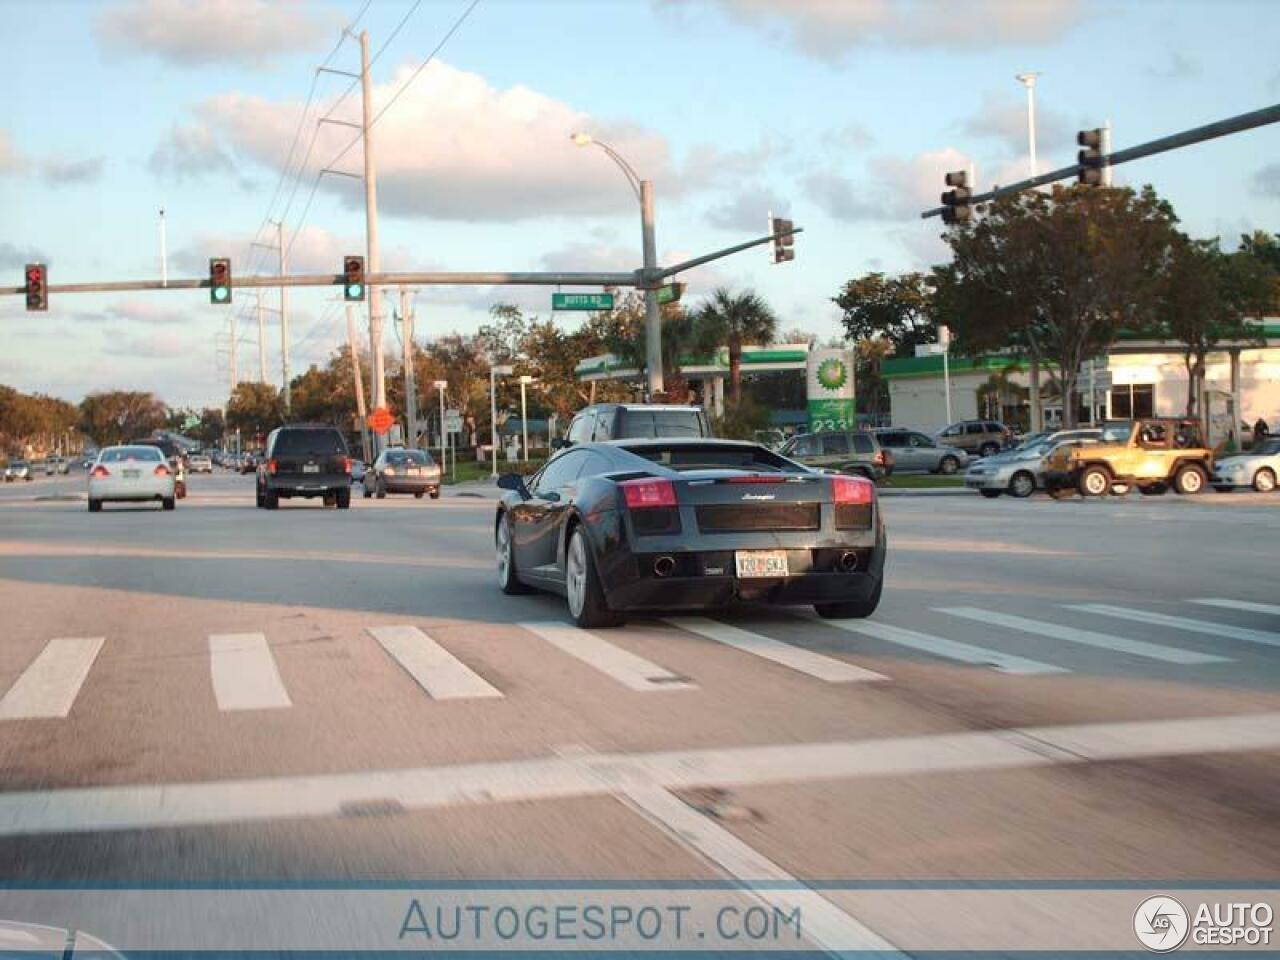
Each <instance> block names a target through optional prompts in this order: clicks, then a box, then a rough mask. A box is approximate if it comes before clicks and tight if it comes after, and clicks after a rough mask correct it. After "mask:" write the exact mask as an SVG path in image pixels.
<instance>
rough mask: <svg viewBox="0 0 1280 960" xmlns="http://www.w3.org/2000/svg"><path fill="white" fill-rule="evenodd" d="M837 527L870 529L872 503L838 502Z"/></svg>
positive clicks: (841, 528) (842, 528)
mask: <svg viewBox="0 0 1280 960" xmlns="http://www.w3.org/2000/svg"><path fill="white" fill-rule="evenodd" d="M836 527H837V528H838V529H840V530H870V529H871V505H870V504H866V503H838V504H836Z"/></svg>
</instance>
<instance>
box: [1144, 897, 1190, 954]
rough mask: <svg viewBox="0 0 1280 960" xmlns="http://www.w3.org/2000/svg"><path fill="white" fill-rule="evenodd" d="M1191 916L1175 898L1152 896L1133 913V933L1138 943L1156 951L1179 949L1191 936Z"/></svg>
mask: <svg viewBox="0 0 1280 960" xmlns="http://www.w3.org/2000/svg"><path fill="white" fill-rule="evenodd" d="M1190 928H1191V917H1190V916H1189V915H1188V914H1187V908H1186V907H1184V906H1183V905H1182V904H1181V903H1179V902H1178V901H1177V900H1175V899H1173V897H1166V896H1156V897H1148V898H1147V899H1146V900H1143V901H1142V903H1140V904H1139V905H1138V909H1137V911H1136V912H1135V913H1134V915H1133V932H1134V933H1135V934H1137V936H1138V942H1139V943H1141V944H1142V945H1143V946H1144V947H1146V948H1147V949H1148V950H1151V951H1153V952H1154V953H1168V952H1169V951H1170V950H1177V949H1178V948H1179V947H1180V946H1182V944H1183V942H1184V941H1185V940H1186V939H1187V931H1188V930H1189V929H1190Z"/></svg>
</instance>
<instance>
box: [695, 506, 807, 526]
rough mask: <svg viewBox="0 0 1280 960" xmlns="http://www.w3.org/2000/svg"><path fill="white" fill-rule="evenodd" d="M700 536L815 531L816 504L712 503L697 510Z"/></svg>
mask: <svg viewBox="0 0 1280 960" xmlns="http://www.w3.org/2000/svg"><path fill="white" fill-rule="evenodd" d="M697 516H698V529H699V530H701V531H702V532H703V533H746V532H750V531H754V530H817V529H818V527H819V526H820V525H821V514H820V513H819V507H818V504H816V503H765V504H760V503H716V504H706V505H704V506H701V507H698V508H697Z"/></svg>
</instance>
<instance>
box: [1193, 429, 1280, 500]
mask: <svg viewBox="0 0 1280 960" xmlns="http://www.w3.org/2000/svg"><path fill="white" fill-rule="evenodd" d="M1277 477H1280V437H1270V438H1268V439H1266V440H1263V441H1262V442H1261V443H1258V444H1254V446H1253V449H1251V450H1249V451H1248V452H1247V453H1235V454H1232V455H1231V456H1228V457H1223V458H1222V459H1221V460H1219V461H1218V462H1217V463H1216V464H1214V467H1213V475H1212V476H1211V477H1210V483H1212V484H1213V488H1214V489H1215V490H1221V491H1224V492H1225V491H1228V490H1236V489H1239V488H1240V487H1252V488H1253V489H1254V490H1257V491H1258V492H1259V493H1270V492H1271V491H1272V490H1275V489H1276V478H1277Z"/></svg>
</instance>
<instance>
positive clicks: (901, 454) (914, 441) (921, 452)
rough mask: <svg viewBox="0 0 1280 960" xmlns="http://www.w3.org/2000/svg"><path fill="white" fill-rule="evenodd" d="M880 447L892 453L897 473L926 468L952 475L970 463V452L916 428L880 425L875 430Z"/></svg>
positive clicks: (932, 471)
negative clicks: (908, 428)
mask: <svg viewBox="0 0 1280 960" xmlns="http://www.w3.org/2000/svg"><path fill="white" fill-rule="evenodd" d="M875 436H876V439H877V440H878V441H880V446H881V447H883V448H884V449H885V450H887V451H889V453H890V454H892V456H893V469H894V470H895V471H898V472H903V473H905V472H907V471H916V470H927V471H929V473H945V474H952V473H955V472H956V471H957V470H959V469H961V468H962V467H966V466H968V465H969V454H968V453H966V452H965V451H964V450H961V449H959V448H958V447H953V446H950V445H943V444H940V443H938V442H936V441H935V440H933V439H932V438H930V437H927V436H925V435H924V434H923V433H918V432H917V431H915V430H899V429H897V428H893V427H889V428H881V429H879V430H876V431H875Z"/></svg>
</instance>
